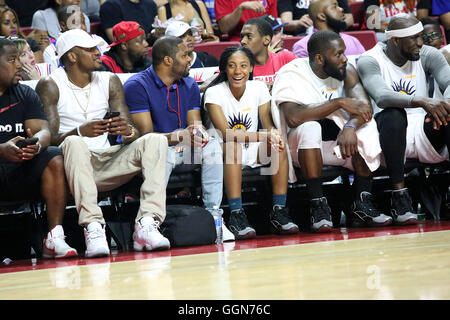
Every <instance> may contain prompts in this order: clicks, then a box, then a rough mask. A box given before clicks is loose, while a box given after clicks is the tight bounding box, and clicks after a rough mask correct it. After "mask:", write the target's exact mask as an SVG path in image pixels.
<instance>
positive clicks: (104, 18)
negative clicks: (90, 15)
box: [100, 0, 158, 42]
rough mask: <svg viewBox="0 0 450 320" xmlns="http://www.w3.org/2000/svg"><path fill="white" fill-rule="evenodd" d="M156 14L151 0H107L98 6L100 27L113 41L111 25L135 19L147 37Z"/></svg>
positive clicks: (154, 4)
mask: <svg viewBox="0 0 450 320" xmlns="http://www.w3.org/2000/svg"><path fill="white" fill-rule="evenodd" d="M157 15H158V8H157V5H156V3H155V2H154V1H153V0H108V1H106V2H104V3H103V4H102V5H101V7H100V20H101V23H102V28H103V30H105V34H106V37H107V38H108V40H109V41H111V42H114V35H113V27H114V26H115V25H116V24H118V23H119V22H121V21H136V22H137V23H139V24H140V25H141V26H142V28H143V29H144V31H145V34H146V36H147V37H148V35H149V34H150V32H151V31H152V29H153V27H152V23H153V21H154V20H155V17H156V16H157Z"/></svg>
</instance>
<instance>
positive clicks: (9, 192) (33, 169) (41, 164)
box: [0, 147, 62, 201]
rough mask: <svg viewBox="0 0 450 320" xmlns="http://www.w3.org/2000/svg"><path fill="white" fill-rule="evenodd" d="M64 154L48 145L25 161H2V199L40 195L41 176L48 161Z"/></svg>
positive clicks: (0, 184) (24, 198)
mask: <svg viewBox="0 0 450 320" xmlns="http://www.w3.org/2000/svg"><path fill="white" fill-rule="evenodd" d="M59 155H62V151H61V149H60V148H57V147H48V148H47V149H45V150H42V151H41V152H40V153H39V154H38V155H37V156H35V157H34V158H33V159H31V160H29V161H24V162H19V163H17V162H0V200H1V201H20V200H32V199H34V198H35V197H37V196H39V195H40V190H41V177H42V174H43V172H44V170H45V168H46V167H47V165H48V163H49V162H50V161H51V160H52V159H53V158H54V157H56V156H59Z"/></svg>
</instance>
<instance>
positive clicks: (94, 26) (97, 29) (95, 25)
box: [91, 21, 102, 36]
mask: <svg viewBox="0 0 450 320" xmlns="http://www.w3.org/2000/svg"><path fill="white" fill-rule="evenodd" d="M101 33H102V29H101V23H100V21H97V22H91V34H96V35H98V36H101Z"/></svg>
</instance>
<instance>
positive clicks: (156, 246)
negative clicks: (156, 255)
mask: <svg viewBox="0 0 450 320" xmlns="http://www.w3.org/2000/svg"><path fill="white" fill-rule="evenodd" d="M158 228H159V221H157V220H155V219H153V218H152V217H143V218H141V219H140V220H139V221H138V222H136V224H135V225H134V233H133V240H134V243H133V247H134V250H136V251H144V250H148V251H152V250H167V249H170V242H169V240H168V239H167V238H165V237H164V236H163V235H162V234H161V233H159V231H158Z"/></svg>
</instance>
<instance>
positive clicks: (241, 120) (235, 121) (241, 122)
mask: <svg viewBox="0 0 450 320" xmlns="http://www.w3.org/2000/svg"><path fill="white" fill-rule="evenodd" d="M228 125H229V126H230V129H233V130H244V131H247V130H248V129H250V126H251V125H252V119H250V117H249V115H248V114H242V113H238V114H237V115H233V116H232V117H231V116H230V117H228Z"/></svg>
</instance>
